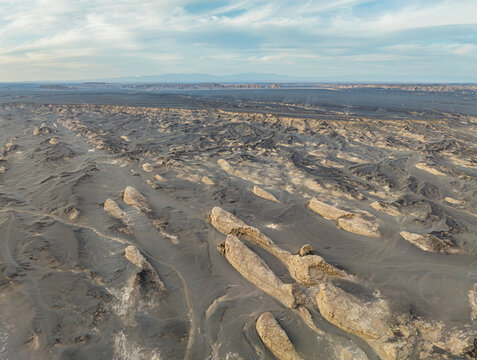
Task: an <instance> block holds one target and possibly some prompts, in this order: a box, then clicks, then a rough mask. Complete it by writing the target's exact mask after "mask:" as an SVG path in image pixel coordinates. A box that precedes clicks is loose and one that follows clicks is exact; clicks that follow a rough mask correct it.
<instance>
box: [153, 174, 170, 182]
mask: <svg viewBox="0 0 477 360" xmlns="http://www.w3.org/2000/svg"><path fill="white" fill-rule="evenodd" d="M154 179H155V180H156V181H160V182H166V181H167V180H166V179H165V178H163V177H162V176H161V175H159V174H156V175H154Z"/></svg>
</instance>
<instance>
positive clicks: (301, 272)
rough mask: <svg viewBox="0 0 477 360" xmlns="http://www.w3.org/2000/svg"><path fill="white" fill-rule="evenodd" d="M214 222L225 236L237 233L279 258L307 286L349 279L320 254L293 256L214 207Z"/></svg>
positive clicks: (258, 231)
mask: <svg viewBox="0 0 477 360" xmlns="http://www.w3.org/2000/svg"><path fill="white" fill-rule="evenodd" d="M209 220H210V223H211V224H212V225H213V226H214V227H215V228H216V229H217V230H218V231H220V232H221V233H223V234H225V235H228V234H234V235H237V236H239V237H241V238H244V239H246V240H248V241H250V242H251V243H253V244H255V245H257V246H260V247H262V248H264V249H265V250H267V251H268V252H270V253H271V254H273V255H274V256H276V257H277V258H278V259H280V261H281V262H283V263H284V264H285V265H286V267H287V268H288V271H289V272H290V275H291V276H292V277H293V278H294V279H295V280H296V281H298V282H299V283H300V284H303V285H314V284H317V283H319V282H321V281H325V280H326V279H327V278H328V277H330V276H331V277H333V276H336V277H346V276H347V275H346V273H345V272H344V271H342V270H339V269H337V268H335V267H334V266H332V265H330V264H328V263H327V262H326V261H325V260H324V259H323V258H322V257H321V256H318V255H311V254H308V255H305V256H300V255H292V254H291V253H290V252H288V251H285V250H283V249H281V248H280V247H279V246H277V245H276V244H275V243H274V242H273V241H272V240H271V239H270V238H269V237H267V236H266V235H264V234H262V233H261V232H260V230H259V229H257V228H255V227H253V226H249V225H247V224H246V223H245V222H243V221H242V220H240V219H239V218H237V217H236V216H235V215H233V214H231V213H229V212H227V211H225V210H223V209H221V208H219V207H214V208H213V209H212V212H211V214H210V217H209Z"/></svg>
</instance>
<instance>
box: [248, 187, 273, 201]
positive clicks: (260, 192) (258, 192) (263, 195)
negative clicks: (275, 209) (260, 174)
mask: <svg viewBox="0 0 477 360" xmlns="http://www.w3.org/2000/svg"><path fill="white" fill-rule="evenodd" d="M252 192H253V193H254V194H255V195H257V196H258V197H261V198H264V199H266V200H270V201H274V202H279V201H278V199H277V198H276V197H275V196H273V195H272V194H270V193H269V192H268V191H266V190H263V189H262V188H260V187H258V186H256V185H255V186H254V187H253V189H252Z"/></svg>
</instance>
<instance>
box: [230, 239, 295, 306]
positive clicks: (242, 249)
mask: <svg viewBox="0 0 477 360" xmlns="http://www.w3.org/2000/svg"><path fill="white" fill-rule="evenodd" d="M223 251H224V253H225V258H226V259H227V260H228V262H229V263H230V264H231V265H232V266H233V267H234V268H235V269H236V270H237V271H238V272H239V273H240V274H241V275H242V276H243V277H244V278H246V279H247V280H248V281H250V282H251V283H252V284H254V285H255V286H257V287H258V288H260V289H262V290H263V291H265V292H266V293H267V294H269V295H271V296H273V297H274V298H276V299H278V300H279V301H280V302H282V303H283V304H284V305H285V306H286V307H288V308H291V309H293V308H296V307H297V306H298V305H299V303H300V302H301V297H302V294H301V292H300V290H299V289H298V287H297V286H296V284H284V283H283V282H282V281H281V280H280V279H279V278H278V277H277V276H276V275H275V273H274V272H273V271H272V270H271V269H270V268H269V267H268V265H267V264H266V263H265V262H264V261H263V260H262V259H261V258H260V257H259V256H258V255H257V254H255V253H254V252H253V251H252V250H250V249H249V248H248V247H247V246H246V245H245V244H244V243H242V242H241V241H240V240H239V239H238V238H237V237H236V236H235V235H228V236H227V238H226V240H225V247H224V249H223Z"/></svg>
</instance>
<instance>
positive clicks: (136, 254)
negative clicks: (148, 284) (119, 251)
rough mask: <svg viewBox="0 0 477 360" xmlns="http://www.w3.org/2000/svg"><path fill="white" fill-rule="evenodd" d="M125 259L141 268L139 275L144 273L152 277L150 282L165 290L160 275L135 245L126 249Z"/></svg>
mask: <svg viewBox="0 0 477 360" xmlns="http://www.w3.org/2000/svg"><path fill="white" fill-rule="evenodd" d="M124 257H125V258H126V259H127V260H128V261H129V262H131V263H132V264H134V265H135V266H136V267H137V268H139V270H138V273H140V272H142V271H144V272H146V273H147V275H148V276H149V277H150V280H152V282H153V283H154V284H155V285H156V286H158V287H159V288H160V289H162V290H164V289H165V286H164V284H163V282H162V281H161V279H160V278H159V275H158V274H157V272H156V270H155V269H154V268H153V267H152V265H151V264H150V263H149V261H147V260H146V258H145V257H144V256H143V255H142V254H141V252H140V251H139V250H138V249H137V248H136V247H135V246H133V245H129V246H128V247H127V248H126V249H124Z"/></svg>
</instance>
